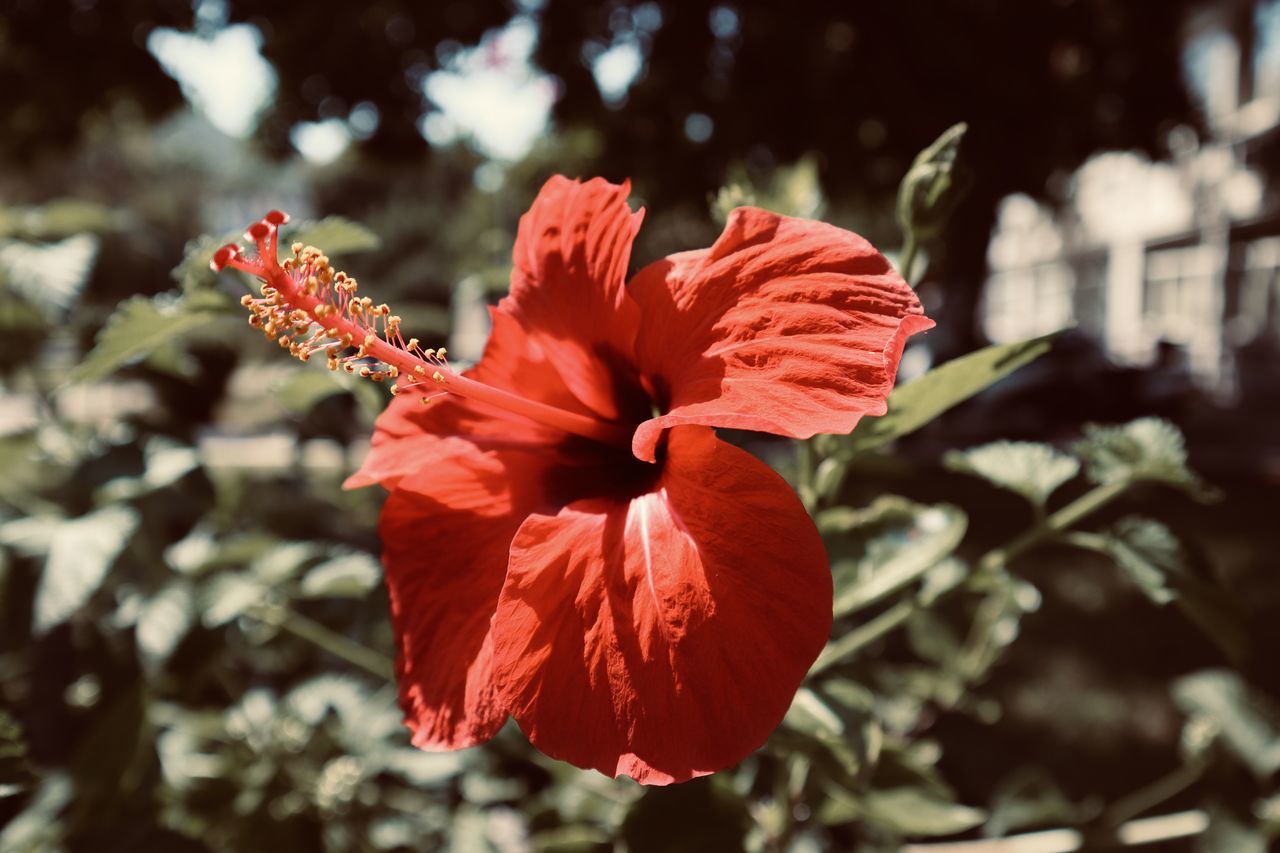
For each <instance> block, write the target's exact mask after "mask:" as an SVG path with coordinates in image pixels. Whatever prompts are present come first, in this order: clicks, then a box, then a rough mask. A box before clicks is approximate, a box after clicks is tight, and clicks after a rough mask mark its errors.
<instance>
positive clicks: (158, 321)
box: [72, 293, 231, 382]
mask: <svg viewBox="0 0 1280 853" xmlns="http://www.w3.org/2000/svg"><path fill="white" fill-rule="evenodd" d="M230 305H231V301H230V300H229V299H228V298H226V297H224V296H222V295H221V294H217V293H205V294H199V295H193V296H188V297H174V296H172V295H168V294H162V295H161V296H157V297H154V298H148V297H145V296H135V297H133V298H132V299H127V300H125V301H124V302H122V303H120V307H119V308H117V309H116V312H115V313H114V314H112V315H111V319H109V320H108V321H107V325H105V326H104V327H103V328H102V331H101V332H99V333H98V339H97V342H96V343H95V344H94V347H93V349H92V350H91V351H90V352H89V354H88V355H86V356H85V358H84V360H83V361H82V362H80V365H79V367H77V368H76V370H75V371H73V372H72V380H73V381H76V382H92V381H96V380H99V379H102V378H104V377H106V376H109V375H110V374H112V373H114V372H115V371H116V370H119V369H120V368H121V367H124V366H125V365H126V364H129V363H131V362H134V361H139V360H141V359H143V358H145V357H147V356H148V355H150V354H151V352H152V351H154V350H155V349H156V348H157V347H160V346H164V345H166V344H170V343H172V342H173V341H175V340H177V339H178V338H180V337H182V336H183V335H185V334H188V333H190V332H193V331H195V330H196V329H199V328H200V327H201V326H204V325H205V324H206V323H208V322H209V321H210V320H211V319H214V318H216V317H218V316H219V315H220V314H222V312H223V311H225V310H226V309H227V308H228V307H229V306H230Z"/></svg>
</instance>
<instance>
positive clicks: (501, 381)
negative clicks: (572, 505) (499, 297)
mask: <svg viewBox="0 0 1280 853" xmlns="http://www.w3.org/2000/svg"><path fill="white" fill-rule="evenodd" d="M490 316H491V319H492V321H493V328H492V330H491V331H490V333H489V340H488V342H487V343H486V344H485V349H484V357H483V358H482V359H481V360H480V362H479V363H478V364H477V365H476V366H475V367H474V368H472V369H471V370H467V371H464V373H463V375H464V376H467V377H469V378H471V379H475V380H476V381H477V382H483V383H485V384H486V385H492V386H494V387H497V388H502V389H504V390H507V391H512V392H514V393H518V394H520V395H522V396H526V397H531V398H533V399H536V400H540V401H542V402H544V403H547V404H549V405H552V406H557V407H559V408H562V409H568V410H570V411H576V412H580V413H583V414H590V410H589V409H587V408H586V407H585V406H584V405H583V404H582V403H581V402H579V400H578V398H577V397H575V396H574V395H573V394H572V393H571V392H570V391H569V389H568V388H567V387H566V386H565V384H564V381H563V380H562V379H561V378H560V374H559V373H557V372H556V371H555V370H554V369H553V368H552V367H551V366H550V364H549V363H548V361H547V356H546V353H544V352H543V350H542V347H541V346H539V344H538V342H537V341H536V340H533V339H532V338H530V337H529V335H528V334H527V333H526V332H525V330H524V328H523V327H522V326H521V325H520V323H519V322H517V321H516V320H515V318H513V317H511V316H509V315H507V314H504V313H501V312H499V311H496V310H491V311H490ZM434 391H435V389H434V388H431V387H428V388H425V389H422V390H419V391H416V392H415V391H414V390H410V391H406V392H405V393H403V394H401V395H400V396H398V397H396V398H395V399H393V400H392V401H391V404H390V405H388V406H387V408H386V409H384V410H383V412H382V414H381V415H379V416H378V420H377V423H376V424H375V425H374V432H373V439H372V441H371V443H370V447H369V453H368V455H367V456H366V457H365V459H364V462H363V463H362V464H361V466H360V470H358V471H357V472H356V473H354V474H352V475H351V476H350V477H349V478H348V479H347V481H346V483H344V484H343V485H344V486H345V487H346V488H348V489H352V488H358V487H360V486H368V485H371V484H373V483H381V484H382V485H383V486H384V487H386V488H388V489H393V488H395V486H396V483H397V482H399V480H400V479H401V478H402V477H405V476H408V475H409V474H412V473H414V472H415V471H418V470H420V469H421V468H423V467H424V466H427V465H430V464H431V463H432V462H433V460H435V459H436V458H438V457H439V455H440V454H441V453H446V454H447V452H448V447H449V446H448V445H447V444H443V443H442V440H443V439H444V438H445V437H448V436H462V437H465V438H467V439H469V440H470V441H471V442H473V443H474V444H477V445H478V446H481V447H484V448H493V449H503V448H507V449H519V448H526V449H538V448H549V447H550V446H552V445H555V444H557V443H558V442H561V441H563V439H564V437H565V434H564V433H563V432H560V431H559V430H556V429H552V428H550V427H546V426H543V425H542V424H538V423H535V422H534V421H531V420H529V419H528V418H525V417H521V416H520V415H515V414H512V413H510V412H507V411H505V410H502V409H498V408H495V407H493V406H487V405H485V404H484V403H477V402H475V401H473V400H468V399H465V398H463V397H457V396H454V395H445V396H442V397H437V398H436V399H434V400H433V401H432V402H431V403H430V405H426V406H424V405H423V404H422V394H423V392H426V393H434Z"/></svg>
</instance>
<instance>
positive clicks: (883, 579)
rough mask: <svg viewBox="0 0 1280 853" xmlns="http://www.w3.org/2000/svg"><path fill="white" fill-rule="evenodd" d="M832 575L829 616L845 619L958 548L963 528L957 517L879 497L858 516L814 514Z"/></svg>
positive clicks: (963, 519) (843, 511)
mask: <svg viewBox="0 0 1280 853" xmlns="http://www.w3.org/2000/svg"><path fill="white" fill-rule="evenodd" d="M817 522H818V529H819V530H821V531H823V532H824V534H826V535H827V536H828V537H829V538H831V537H832V536H833V534H837V533H838V534H842V535H840V536H839V537H838V538H833V539H831V541H830V550H831V556H832V566H833V572H834V573H835V587H836V593H835V605H834V607H835V610H834V612H835V615H836V616H837V617H841V616H847V615H849V614H851V613H854V612H856V611H858V610H861V609H862V608H864V607H868V606H870V605H872V604H875V603H876V602H879V601H882V600H884V599H885V598H887V597H889V596H891V595H892V594H893V593H895V592H897V591H898V590H900V589H903V588H905V587H907V586H908V585H910V584H911V583H913V582H915V581H916V580H918V579H919V578H921V577H923V576H924V574H925V573H926V572H928V570H929V569H930V568H932V567H933V566H934V565H936V564H937V563H939V562H941V561H942V560H943V559H944V558H946V557H947V556H948V555H950V554H951V553H952V552H953V551H955V549H956V548H957V547H958V546H959V544H960V542H961V540H962V539H963V538H964V533H965V529H966V528H967V527H968V518H967V516H966V515H965V514H964V512H963V511H961V510H960V509H958V508H957V507H954V506H950V505H948V504H938V505H936V506H928V505H926V504H918V503H914V502H912V501H909V500H906V499H905V498H900V497H896V496H893V495H885V496H882V497H879V498H877V499H876V500H875V501H874V502H873V503H872V504H871V505H870V506H869V507H867V508H866V509H863V510H852V509H850V508H848V507H836V508H833V509H831V510H827V511H825V512H822V513H819V515H818V517H817Z"/></svg>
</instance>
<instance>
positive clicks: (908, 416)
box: [845, 332, 1061, 453]
mask: <svg viewBox="0 0 1280 853" xmlns="http://www.w3.org/2000/svg"><path fill="white" fill-rule="evenodd" d="M1060 334H1061V332H1053V333H1051V334H1048V335H1043V336H1041V337H1038V338H1031V339H1030V340H1026V341H1020V342H1018V343H1013V344H1000V345H998V346H991V347H987V348H986V349H980V350H978V351H977V352H974V353H970V354H969V355H965V356H961V357H960V358H957V359H953V360H951V361H949V362H947V363H946V364H943V365H940V366H938V367H935V368H934V369H933V370H930V371H929V372H928V373H926V374H925V375H924V376H921V377H920V378H919V379H916V380H914V381H912V382H909V383H907V384H906V385H903V386H902V387H900V388H896V389H894V391H893V393H892V394H890V395H889V411H888V413H887V414H885V415H884V416H883V417H879V418H867V419H865V420H863V421H862V423H860V424H859V425H858V428H857V429H856V430H854V432H853V435H852V436H850V437H849V439H848V440H847V442H846V450H845V452H854V453H861V452H865V451H868V450H874V449H876V448H877V447H881V446H883V445H885V444H888V443H889V442H890V441H893V440H894V439H896V438H901V437H902V436H904V435H907V434H908V433H911V432H915V431H916V430H918V429H919V428H920V427H922V426H924V425H925V424H927V423H929V422H930V421H932V420H933V419H934V418H936V417H938V416H939V415H941V414H942V413H943V412H945V411H947V410H948V409H950V408H952V407H953V406H957V405H959V404H960V403H963V402H964V401H965V400H967V399H969V398H970V397H972V396H973V395H975V394H977V393H978V392H979V391H982V390H983V389H985V388H989V387H990V386H992V385H994V384H995V383H996V382H999V381H1000V380H1001V379H1003V378H1004V377H1006V376H1008V375H1009V374H1010V373H1013V372H1014V371H1015V370H1017V369H1018V368H1020V367H1023V366H1025V365H1027V364H1030V363H1031V362H1033V361H1035V360H1036V359H1037V358H1039V357H1040V356H1042V355H1044V354H1045V353H1047V352H1048V351H1049V347H1050V345H1051V344H1052V342H1053V339H1054V338H1056V337H1057V336H1058V335H1060Z"/></svg>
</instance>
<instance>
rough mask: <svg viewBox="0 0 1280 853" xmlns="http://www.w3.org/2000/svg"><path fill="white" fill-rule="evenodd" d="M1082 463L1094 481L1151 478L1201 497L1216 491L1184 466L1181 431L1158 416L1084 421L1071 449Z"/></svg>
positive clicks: (1184, 458)
mask: <svg viewBox="0 0 1280 853" xmlns="http://www.w3.org/2000/svg"><path fill="white" fill-rule="evenodd" d="M1072 450H1073V452H1074V453H1075V454H1076V455H1077V456H1079V457H1080V458H1081V459H1083V460H1084V462H1085V470H1086V473H1087V474H1088V475H1089V479H1091V480H1093V481H1094V482H1095V483H1118V482H1123V481H1126V480H1151V481H1156V482H1162V483H1168V484H1169V485H1173V486H1178V487H1179V488H1182V489H1184V490H1186V491H1187V492H1188V493H1190V494H1191V495H1193V496H1194V497H1196V498H1199V499H1201V500H1212V499H1213V498H1215V497H1216V493H1215V491H1214V490H1213V489H1212V488H1210V487H1209V486H1207V485H1205V484H1204V483H1203V482H1202V481H1201V480H1200V478H1199V477H1197V476H1196V475H1195V474H1194V473H1192V471H1191V469H1190V468H1188V467H1187V447H1186V441H1185V440H1184V439H1183V437H1182V432H1181V431H1180V430H1179V429H1178V428H1177V427H1176V426H1174V425H1173V424H1171V423H1169V422H1168V421H1166V420H1163V419H1161V418H1138V419H1137V420H1135V421H1130V422H1129V423H1127V424H1121V425H1118V426H1104V425H1101V424H1086V425H1085V428H1084V438H1083V439H1081V440H1080V441H1079V442H1077V443H1076V445H1075V447H1074V448H1072Z"/></svg>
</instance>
